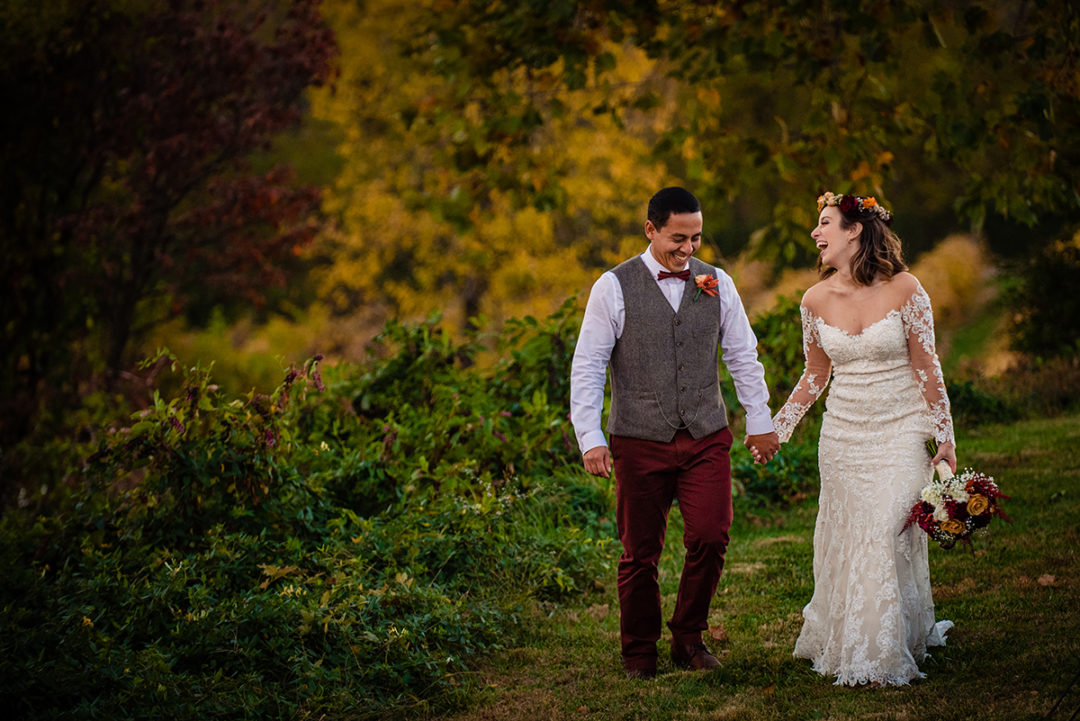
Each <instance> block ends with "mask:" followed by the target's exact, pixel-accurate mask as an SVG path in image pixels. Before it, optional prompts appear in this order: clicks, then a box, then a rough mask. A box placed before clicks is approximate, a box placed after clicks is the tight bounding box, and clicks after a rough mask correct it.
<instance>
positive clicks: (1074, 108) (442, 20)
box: [426, 0, 1080, 262]
mask: <svg viewBox="0 0 1080 721" xmlns="http://www.w3.org/2000/svg"><path fill="white" fill-rule="evenodd" d="M454 8H455V10H454V11H448V12H440V13H431V14H429V15H428V16H427V19H428V23H427V26H426V27H427V28H428V30H429V32H430V35H431V36H432V37H434V38H435V39H436V44H437V48H436V50H435V51H434V53H435V54H436V55H437V56H438V57H440V58H441V59H443V62H441V63H440V64H438V65H437V66H436V67H438V68H440V69H443V70H444V71H445V72H447V73H448V74H449V76H450V77H457V76H459V75H462V74H466V75H470V76H476V77H479V78H488V77H493V76H496V75H498V74H499V73H501V72H503V69H504V68H525V69H530V70H533V69H537V68H540V67H543V66H545V65H546V64H552V63H555V62H556V61H559V60H561V61H562V62H564V63H566V65H567V67H568V68H571V69H577V71H576V72H568V73H566V74H565V75H564V76H563V81H564V83H565V86H566V87H567V88H568V89H572V88H574V87H578V86H579V85H580V83H581V78H582V73H581V72H580V69H581V68H587V67H593V68H595V69H596V70H598V71H604V70H606V69H608V68H610V67H611V66H612V60H613V58H612V56H611V54H610V52H609V51H608V50H607V49H606V47H605V46H604V41H607V40H610V41H616V42H621V43H629V44H633V45H635V46H637V47H641V48H643V49H645V50H647V51H648V53H649V54H650V56H651V57H653V58H655V59H656V60H657V62H658V63H660V65H661V67H663V68H664V69H665V70H666V72H667V73H668V75H669V78H671V79H672V80H673V81H675V82H676V83H677V86H678V91H677V92H676V93H674V94H672V95H671V96H670V97H669V98H667V99H666V102H670V103H676V104H677V105H678V107H679V112H678V113H677V114H673V116H672V118H673V123H672V124H671V126H670V127H668V128H667V129H666V131H665V132H664V133H663V134H662V135H661V137H660V139H659V141H658V142H657V143H656V145H655V146H654V148H655V150H656V152H657V154H658V156H659V157H660V158H663V159H665V160H666V161H667V163H668V165H669V168H671V171H672V173H673V174H674V175H685V176H686V177H687V178H688V179H689V180H691V181H692V182H693V183H694V185H695V187H696V188H698V189H699V191H700V192H701V194H702V195H704V196H707V197H711V198H715V199H717V200H723V199H726V200H728V201H729V202H731V203H739V204H743V205H747V206H748V211H749V212H750V213H752V214H754V215H755V216H756V220H757V222H758V223H759V224H760V225H759V228H760V230H761V232H760V233H759V234H758V235H757V242H758V246H759V247H760V249H761V251H762V252H763V253H765V254H767V255H772V256H774V257H776V256H777V255H779V257H780V258H783V259H786V260H787V261H788V262H791V261H793V260H797V259H800V258H805V257H806V255H807V254H808V252H809V251H801V250H800V239H801V238H802V237H803V236H804V235H805V228H806V227H807V221H808V220H809V218H808V217H807V215H808V213H807V212H806V211H805V210H803V209H804V208H806V207H807V206H809V205H811V203H812V196H813V195H815V194H816V192H817V191H819V190H821V189H823V188H825V187H830V188H832V189H833V190H835V191H838V192H849V191H851V190H855V189H858V190H863V191H865V190H868V189H869V190H873V192H875V193H877V194H878V195H880V196H884V197H885V198H887V199H898V200H899V199H902V200H903V201H904V206H905V207H919V208H923V207H925V208H927V209H929V210H930V211H932V212H940V211H944V212H946V213H950V214H952V215H953V216H954V217H957V218H958V219H960V220H961V221H962V222H963V223H966V224H967V225H968V228H965V229H975V230H980V229H981V228H983V227H984V225H985V223H986V221H987V219H988V218H990V217H991V216H997V217H1000V218H1006V219H1011V220H1013V221H1015V222H1019V223H1021V224H1024V225H1026V226H1029V227H1030V226H1034V225H1036V224H1040V226H1041V228H1042V229H1044V232H1042V233H1040V235H1041V236H1042V238H1043V240H1044V241H1045V240H1047V239H1049V238H1050V237H1052V236H1053V235H1055V234H1056V233H1057V231H1058V230H1059V228H1060V227H1061V226H1062V225H1063V224H1064V225H1073V226H1075V225H1076V224H1077V223H1078V222H1080V193H1078V192H1077V188H1078V185H1080V150H1078V149H1080V122H1078V121H1080V87H1078V85H1077V77H1080V73H1078V70H1080V9H1078V8H1077V6H1076V4H1075V3H1072V2H1068V1H1067V0H1039V1H1035V2H1022V3H1013V2H1003V1H1001V0H983V1H982V2H971V3H962V4H948V3H947V4H944V5H942V4H941V3H930V2H925V1H924V0H899V1H896V2H889V3H881V2H871V1H870V0H864V1H860V2H853V3H841V4H837V3H823V2H820V1H819V0H792V1H791V2H785V3H782V4H779V5H778V4H770V3H749V2H732V3H718V2H705V1H701V2H692V3H685V2H675V1H670V2H645V1H639V2H632V3H619V4H609V3H606V2H602V1H601V0H579V1H578V2H569V3H559V4H555V5H551V6H550V7H549V4H547V3H544V2H541V0H531V1H529V2H524V3H508V2H483V3H481V2H468V3H458V4H455V6H454ZM651 93H652V89H651V88H649V87H647V86H642V88H641V92H640V93H638V94H636V95H630V96H629V101H630V102H629V105H623V106H620V105H618V104H613V103H612V102H610V101H609V100H608V99H606V98H605V99H602V100H601V101H599V102H598V103H597V107H598V108H599V109H605V110H607V109H612V110H613V111H615V112H619V113H621V112H625V111H626V109H627V108H633V107H635V106H637V105H639V104H640V103H642V102H651V101H655V99H653V98H650V97H649V96H650V94H651ZM801 198H807V199H809V202H808V201H805V200H803V201H800V200H797V199H801ZM811 211H812V208H811ZM743 212H746V211H743ZM899 215H900V217H903V213H900V214H899ZM1045 231H1049V232H1045ZM1067 236H1068V233H1066V237H1067ZM994 240H995V239H993V238H991V241H992V242H993V241H994Z"/></svg>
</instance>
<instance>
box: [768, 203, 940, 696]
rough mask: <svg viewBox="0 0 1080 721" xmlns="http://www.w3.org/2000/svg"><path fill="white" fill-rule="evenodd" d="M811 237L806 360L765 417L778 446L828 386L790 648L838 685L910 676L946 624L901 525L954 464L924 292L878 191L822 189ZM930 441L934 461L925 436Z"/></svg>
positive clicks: (918, 534) (912, 539)
mask: <svg viewBox="0 0 1080 721" xmlns="http://www.w3.org/2000/svg"><path fill="white" fill-rule="evenodd" d="M818 212H819V217H818V225H817V227H816V228H815V229H814V231H813V232H812V233H811V234H810V235H811V237H812V238H813V239H814V240H815V241H816V242H817V247H818V248H819V249H820V251H821V255H820V257H819V260H818V267H819V270H820V271H821V281H820V282H818V283H817V284H815V285H814V286H813V287H812V288H810V289H809V290H808V291H806V293H805V295H804V296H803V300H802V307H801V312H802V327H803V350H804V354H805V357H806V368H805V370H804V371H803V374H802V377H801V378H800V380H799V382H798V384H797V385H796V387H795V389H794V390H793V391H792V393H791V396H790V397H789V398H788V400H787V402H786V403H785V404H784V406H783V408H781V409H780V411H779V412H778V413H777V415H776V418H775V419H774V424H775V426H776V430H777V432H778V433H779V435H780V440H781V441H784V442H786V441H787V440H788V439H790V437H791V432H792V431H793V430H794V428H795V426H796V424H797V423H798V422H799V420H800V419H801V418H802V417H803V415H804V414H805V413H806V411H807V410H808V409H809V408H810V406H811V405H812V404H813V403H814V402H815V401H816V400H817V398H818V397H819V396H820V395H821V394H822V392H823V391H824V390H825V386H826V385H827V384H828V383H829V378H830V374H831V375H832V387H831V389H830V390H829V395H828V398H827V399H826V402H825V415H824V417H823V419H822V423H821V438H820V443H819V447H818V464H819V466H820V469H821V496H820V505H819V510H818V516H817V524H816V527H815V530H814V595H813V598H811V600H810V603H809V604H808V605H807V606H806V607H805V608H804V609H803V619H804V622H803V627H802V632H801V633H800V634H799V638H798V641H796V643H795V656H797V657H800V658H807V659H810V660H811V661H813V668H814V670H815V671H817V672H818V673H821V674H823V675H829V676H835V677H836V683H837V684H847V685H858V684H873V685H886V684H896V685H899V684H906V683H908V682H909V681H911V680H912V679H915V678H922V677H923V676H924V675H925V674H923V673H922V672H920V671H919V667H918V665H917V662H918V661H921V660H922V659H923V658H924V657H925V656H926V649H927V647H928V646H936V645H944V643H945V638H944V633H945V631H947V630H948V629H949V628H950V627H951V626H952V623H951V622H950V621H940V622H937V623H935V621H934V602H933V599H932V598H931V596H930V571H929V566H928V563H927V538H926V534H925V533H923V532H922V531H921V530H920V529H919V528H917V527H915V526H911V527H908V528H907V529H906V530H904V522H905V520H906V518H907V514H908V511H909V510H910V509H911V506H912V505H914V503H915V502H916V501H917V500H918V498H919V493H920V491H921V490H922V487H923V486H924V485H925V484H926V483H927V481H929V480H930V477H931V474H932V473H933V470H932V469H933V465H934V464H936V463H937V462H938V461H940V460H942V459H944V460H945V461H947V462H948V464H949V466H950V467H951V468H952V469H953V470H954V471H955V470H956V446H955V439H954V436H953V427H952V417H951V415H950V411H949V398H948V396H947V395H946V392H945V381H944V379H943V377H942V373H941V365H940V364H939V363H938V358H937V354H936V352H935V350H934V321H933V314H932V312H931V309H930V298H929V297H928V296H927V294H926V291H925V290H923V288H922V286H921V285H920V284H919V281H918V280H917V279H916V278H915V276H913V275H911V274H910V273H908V272H906V270H907V266H906V265H905V264H904V261H903V259H902V254H901V249H900V240H899V238H897V236H896V235H895V234H894V233H893V232H892V231H891V230H890V229H889V225H890V223H891V222H892V216H891V214H890V213H889V212H888V211H886V210H885V209H884V208H883V207H882V206H881V205H879V204H878V203H877V201H876V200H875V199H874V198H871V197H861V196H855V195H835V194H833V193H825V194H824V195H822V196H821V197H820V198H818ZM931 437H932V438H934V439H935V440H936V441H937V444H938V453H937V455H936V456H935V457H934V458H933V459H931V458H930V456H929V454H928V453H927V451H926V445H925V444H926V441H927V439H928V438H931Z"/></svg>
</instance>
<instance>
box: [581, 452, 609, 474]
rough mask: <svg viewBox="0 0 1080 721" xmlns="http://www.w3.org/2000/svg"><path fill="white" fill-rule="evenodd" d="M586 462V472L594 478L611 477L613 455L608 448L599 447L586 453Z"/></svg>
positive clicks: (583, 457) (584, 457) (584, 458)
mask: <svg viewBox="0 0 1080 721" xmlns="http://www.w3.org/2000/svg"><path fill="white" fill-rule="evenodd" d="M582 459H583V460H584V461H585V470H586V471H588V472H589V473H591V474H593V475H594V476H603V477H604V478H610V477H611V453H610V452H608V447H607V446H597V447H596V448H590V449H589V450H587V451H585V455H584V456H582Z"/></svg>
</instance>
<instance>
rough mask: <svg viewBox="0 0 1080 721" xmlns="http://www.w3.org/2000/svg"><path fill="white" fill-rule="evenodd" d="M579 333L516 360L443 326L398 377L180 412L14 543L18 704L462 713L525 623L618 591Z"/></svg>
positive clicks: (4, 643) (203, 395)
mask: <svg viewBox="0 0 1080 721" xmlns="http://www.w3.org/2000/svg"><path fill="white" fill-rule="evenodd" d="M571 314H576V311H574V310H573V309H572V308H570V307H566V308H564V309H563V311H561V313H560V314H556V316H553V317H552V318H551V319H549V320H548V321H547V322H537V321H535V320H532V319H526V320H525V321H521V322H519V323H516V324H512V325H511V326H510V328H509V329H508V331H507V332H506V333H505V334H504V335H503V337H502V338H501V339H500V346H499V348H500V351H501V352H502V353H503V357H502V359H501V360H498V361H497V362H495V363H494V364H492V365H491V366H490V367H488V368H487V369H484V368H481V367H480V366H479V365H478V364H477V363H476V362H475V360H476V357H477V355H478V354H479V346H478V344H475V343H472V342H469V341H467V342H466V343H464V344H461V345H454V344H451V343H450V342H449V341H448V340H447V338H446V337H445V335H443V334H441V333H440V332H438V330H437V327H436V326H435V324H434V323H426V324H420V325H416V326H404V325H401V326H395V325H391V326H389V327H388V329H387V333H386V334H385V336H384V338H383V339H382V340H383V342H384V343H385V344H386V345H387V346H388V347H391V348H392V352H391V353H390V354H389V355H388V357H387V359H386V360H384V361H382V362H380V363H376V364H373V365H372V366H371V367H367V368H356V367H338V368H331V369H327V370H326V378H327V380H326V382H324V381H323V378H322V372H323V371H322V369H321V363H320V359H319V358H318V357H316V358H313V359H312V360H311V361H309V362H307V363H305V364H304V365H303V366H301V367H299V368H290V369H289V370H288V371H287V373H286V375H285V379H284V381H283V382H282V384H281V385H280V386H279V387H278V388H277V389H276V390H274V391H273V392H271V393H266V394H263V393H258V392H252V393H249V394H247V395H246V396H243V397H240V398H232V397H226V396H225V395H224V394H222V393H221V392H220V391H219V390H218V389H217V387H216V385H215V384H214V382H213V380H212V377H211V373H210V369H204V368H200V367H198V366H196V367H194V368H190V369H184V368H183V367H182V366H181V364H180V363H179V361H178V360H177V359H176V358H174V357H172V356H171V355H169V354H168V353H165V354H163V356H162V358H163V359H164V360H165V361H166V362H167V363H168V364H169V365H170V366H171V367H172V368H173V369H174V370H175V371H176V372H177V373H178V374H179V376H180V377H179V380H178V381H175V380H170V381H168V383H162V385H169V386H171V387H174V388H176V389H178V390H177V391H176V392H175V393H173V394H172V395H171V396H170V397H165V396H162V395H161V394H156V395H155V398H154V403H153V405H152V406H151V407H149V408H147V409H145V410H144V411H140V412H139V413H137V414H135V415H134V416H133V417H132V418H131V420H130V422H129V423H127V424H125V425H124V426H123V427H121V428H118V429H115V430H113V431H111V432H109V433H107V434H105V438H104V440H102V441H101V442H100V444H99V448H98V450H97V452H95V453H94V454H93V455H92V456H91V457H90V458H89V459H88V460H87V461H85V462H83V463H80V464H79V465H78V466H75V467H72V468H70V469H68V470H67V476H68V478H69V483H68V485H66V486H65V487H64V488H65V489H66V490H64V491H63V492H60V491H54V492H53V495H52V498H51V503H50V504H41V505H40V507H38V506H36V505H34V504H24V505H25V506H26V507H25V508H24V509H22V510H19V509H17V508H13V509H11V510H10V511H9V512H8V513H7V514H6V515H5V516H4V518H3V520H2V521H0V536H2V538H3V543H2V548H0V572H2V573H3V575H4V578H5V585H4V589H3V590H2V591H0V603H2V612H3V613H2V616H3V620H2V621H0V652H2V653H0V674H2V675H3V677H4V678H5V679H11V682H10V683H6V684H5V687H4V689H3V691H2V692H0V697H2V698H0V702H2V703H3V704H4V706H5V707H6V708H8V709H11V710H13V712H14V713H15V715H17V716H20V717H33V718H45V719H47V718H59V717H63V718H96V717H104V718H121V719H122V718H145V717H151V716H153V717H167V718H181V719H182V718H192V719H194V718H225V717H229V718H235V717H271V718H294V717H297V716H309V715H310V716H319V717H327V718H365V717H373V716H381V715H393V714H395V713H402V712H404V711H405V710H410V711H413V712H421V711H424V710H432V709H444V708H448V707H453V706H455V705H458V704H459V703H460V702H461V700H462V699H463V698H465V697H466V695H467V693H468V691H469V690H470V689H471V688H473V685H474V681H473V679H472V677H471V676H470V675H469V673H468V669H469V661H470V659H471V658H472V657H474V656H475V655H476V654H480V653H484V652H487V651H489V650H490V649H493V648H497V647H499V646H500V645H501V644H502V643H504V642H505V640H506V639H507V638H511V637H512V636H513V634H514V633H515V629H516V628H517V619H518V618H519V617H520V614H521V610H522V609H523V608H524V606H525V604H527V603H530V602H531V601H533V600H536V601H541V600H545V601H546V600H554V601H562V600H565V599H568V598H575V597H579V596H581V595H582V594H584V593H586V592H588V591H589V590H590V589H592V588H593V587H594V584H595V581H596V579H597V578H598V577H601V576H603V577H606V576H608V575H610V568H611V566H612V564H613V562H614V555H615V552H614V550H613V548H612V542H611V535H612V524H611V522H610V520H609V519H607V518H606V515H607V514H606V508H607V507H609V504H610V497H609V495H608V493H609V490H608V489H604V488H602V487H598V486H595V485H591V484H590V483H589V482H588V479H584V480H583V478H584V477H583V472H582V471H581V470H580V469H579V465H580V460H579V458H578V454H577V451H576V448H574V447H573V445H572V443H571V442H570V438H571V436H570V431H569V426H568V421H567V419H566V417H565V407H566V398H567V391H566V388H565V384H566V382H567V381H566V376H567V375H568V373H567V368H568V364H569V360H568V359H569V353H570V352H571V351H572V348H573V334H574V333H575V332H576V325H575V324H574V322H573V321H572V320H571Z"/></svg>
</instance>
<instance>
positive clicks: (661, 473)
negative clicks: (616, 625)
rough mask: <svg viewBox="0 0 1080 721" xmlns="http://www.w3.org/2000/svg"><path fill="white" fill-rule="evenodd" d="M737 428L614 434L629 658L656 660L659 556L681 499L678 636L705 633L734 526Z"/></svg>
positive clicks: (643, 663) (643, 662)
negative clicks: (645, 436)
mask: <svg viewBox="0 0 1080 721" xmlns="http://www.w3.org/2000/svg"><path fill="white" fill-rule="evenodd" d="M731 441H732V437H731V431H730V430H728V429H727V428H722V429H721V430H719V431H717V432H716V433H713V434H711V435H708V436H705V437H704V438H698V439H696V440H695V439H694V438H693V437H692V436H691V435H690V433H689V432H688V431H685V430H682V431H678V432H677V433H676V434H675V438H674V439H672V441H671V442H670V443H658V442H656V441H643V440H639V439H636V438H627V437H625V436H614V435H613V436H612V437H611V453H612V457H613V460H614V464H615V479H616V487H615V502H616V511H615V513H616V522H617V524H618V531H619V540H620V541H621V542H622V546H623V553H622V556H621V557H620V558H619V611H620V628H621V634H622V657H623V665H624V666H625V667H626V668H627V669H641V668H654V667H655V666H656V642H657V640H659V638H660V630H661V629H660V623H661V622H660V584H659V583H658V582H657V563H658V562H659V560H660V552H661V551H662V550H663V548H664V534H665V532H666V531H667V517H668V511H669V510H670V508H671V502H672V500H673V499H678V501H679V510H680V512H681V513H682V517H683V522H684V527H685V530H684V533H683V545H685V546H686V560H685V562H684V564H683V572H682V578H681V580H680V581H679V594H678V596H677V597H676V600H675V611H674V613H673V614H672V616H671V620H670V621H668V628H670V629H671V635H672V638H673V639H674V640H675V641H676V642H678V643H694V642H699V641H700V640H701V632H702V631H704V630H705V629H707V628H708V616H709V604H710V603H711V602H712V598H713V595H714V594H715V593H716V586H717V584H718V583H719V581H720V572H721V571H722V570H723V567H724V552H725V551H726V550H727V545H728V529H729V528H730V527H731V517H732V505H731V458H730V455H729V452H730V450H731Z"/></svg>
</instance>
